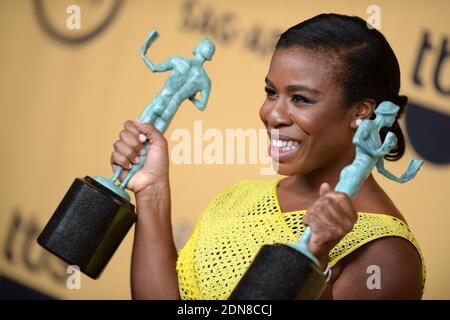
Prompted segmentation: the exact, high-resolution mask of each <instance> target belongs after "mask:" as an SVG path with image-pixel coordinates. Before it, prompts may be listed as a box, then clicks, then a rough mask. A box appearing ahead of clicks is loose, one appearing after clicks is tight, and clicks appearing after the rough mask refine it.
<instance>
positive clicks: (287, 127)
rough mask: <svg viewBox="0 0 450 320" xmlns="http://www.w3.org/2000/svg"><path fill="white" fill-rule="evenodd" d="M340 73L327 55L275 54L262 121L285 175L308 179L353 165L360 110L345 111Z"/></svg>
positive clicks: (293, 51) (304, 52)
mask: <svg viewBox="0 0 450 320" xmlns="http://www.w3.org/2000/svg"><path fill="white" fill-rule="evenodd" d="M335 68H336V63H335V62H334V60H332V59H330V56H329V55H328V54H326V53H317V52H313V51H310V50H308V49H304V48H301V47H297V48H290V49H277V50H276V51H275V53H274V55H273V57H272V61H271V63H270V67H269V72H268V74H267V77H266V93H267V97H266V100H265V101H264V104H263V105H262V107H261V109H260V117H261V120H262V121H263V123H264V124H265V126H266V129H267V132H268V134H269V138H270V141H271V144H270V147H269V155H270V156H271V157H272V159H273V160H274V166H275V168H276V170H277V172H278V173H279V174H282V175H295V174H308V173H313V172H315V171H316V170H329V169H333V168H337V167H338V166H339V167H342V166H343V165H346V164H348V163H350V162H351V161H352V159H353V157H354V146H353V145H352V142H351V141H352V136H353V133H354V129H352V127H351V123H352V120H354V118H353V114H354V110H353V109H352V108H347V107H342V106H341V101H342V95H343V89H342V88H341V86H340V85H339V83H338V82H337V81H336V80H335V77H334V73H333V72H334V69H335Z"/></svg>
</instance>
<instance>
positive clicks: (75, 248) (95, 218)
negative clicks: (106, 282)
mask: <svg viewBox="0 0 450 320" xmlns="http://www.w3.org/2000/svg"><path fill="white" fill-rule="evenodd" d="M136 218H137V216H136V214H135V213H134V206H133V205H132V204H131V203H130V202H129V201H127V200H125V199H123V198H122V197H120V196H118V195H117V194H115V193H114V192H112V191H111V190H109V189H108V188H106V187H104V186H103V185H101V184H100V183H98V182H97V181H95V180H94V179H92V178H91V177H88V176H86V177H85V178H84V179H78V178H77V179H75V181H74V182H73V184H72V186H71V187H70V189H69V190H68V191H67V193H66V195H65V196H64V198H63V200H62V201H61V203H60V204H59V206H58V208H57V209H56V211H55V213H54V214H53V216H52V217H51V219H50V220H49V222H48V223H47V225H46V226H45V228H44V230H43V231H42V233H41V234H40V236H39V237H38V243H39V244H40V245H41V246H43V247H44V248H45V249H47V250H49V251H50V252H52V253H54V254H55V255H57V256H58V257H60V258H61V259H63V260H65V261H66V262H67V263H69V264H70V265H77V266H78V267H79V268H80V270H81V271H82V272H83V273H85V274H86V275H88V276H89V277H91V278H93V279H96V278H98V277H99V275H100V274H101V272H102V271H103V269H104V268H105V266H106V264H107V263H108V262H109V260H110V259H111V257H112V255H113V254H114V252H115V251H116V249H117V247H118V246H119V244H120V243H121V242H122V240H123V238H124V237H125V235H126V234H127V232H128V230H129V229H130V228H131V226H132V225H133V223H134V222H135V221H136Z"/></svg>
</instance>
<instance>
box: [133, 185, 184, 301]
mask: <svg viewBox="0 0 450 320" xmlns="http://www.w3.org/2000/svg"><path fill="white" fill-rule="evenodd" d="M136 205H137V212H138V220H137V223H136V229H135V234H134V244H133V256H132V260H131V293H132V297H133V299H179V298H180V296H179V291H178V278H177V272H176V261H177V251H176V248H175V244H174V241H173V236H172V224H171V218H170V187H169V181H161V182H160V183H158V184H157V185H153V186H152V189H151V190H150V191H148V192H146V193H145V194H144V195H137V196H136Z"/></svg>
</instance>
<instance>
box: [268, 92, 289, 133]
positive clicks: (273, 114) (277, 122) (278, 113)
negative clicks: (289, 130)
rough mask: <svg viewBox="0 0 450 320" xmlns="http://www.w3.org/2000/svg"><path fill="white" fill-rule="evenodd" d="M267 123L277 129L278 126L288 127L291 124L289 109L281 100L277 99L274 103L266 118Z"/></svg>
mask: <svg viewBox="0 0 450 320" xmlns="http://www.w3.org/2000/svg"><path fill="white" fill-rule="evenodd" d="M266 120H267V123H268V124H269V125H270V126H271V127H273V128H277V127H280V126H289V125H291V124H292V118H291V117H290V115H289V109H288V105H287V103H285V102H284V101H283V99H281V98H278V99H277V101H275V102H274V103H273V104H272V106H271V108H270V110H269V112H268V113H267V117H266Z"/></svg>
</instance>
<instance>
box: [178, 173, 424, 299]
mask: <svg viewBox="0 0 450 320" xmlns="http://www.w3.org/2000/svg"><path fill="white" fill-rule="evenodd" d="M277 184H278V180H272V181H242V182H240V183H237V184H235V185H233V186H232V187H230V188H228V189H227V190H225V191H224V192H222V193H220V194H219V195H218V196H216V197H215V198H214V199H213V200H212V201H211V203H210V204H209V205H208V207H207V208H206V209H205V210H204V211H203V213H202V214H201V216H200V219H199V221H198V224H197V226H196V228H195V230H194V232H193V234H192V236H191V238H190V239H189V241H188V242H187V243H186V245H185V246H184V247H183V249H182V250H181V251H180V253H179V257H178V261H177V271H178V279H179V286H180V294H181V298H182V299H208V300H209V299H227V298H228V296H229V295H230V293H231V291H232V290H233V288H234V287H235V285H236V284H237V282H238V281H239V279H240V278H241V277H242V275H243V274H244V273H245V271H246V270H247V268H248V266H249V265H250V263H251V262H252V260H253V258H254V257H255V255H256V253H257V252H258V250H259V248H260V247H261V246H262V245H264V244H272V243H288V242H295V241H296V240H297V239H298V238H299V237H300V236H301V234H303V231H304V225H303V224H302V223H301V219H302V217H303V215H304V214H305V211H304V210H302V211H293V212H284V213H283V212H281V209H280V206H279V202H278V197H277V194H276V186H277ZM358 214H359V218H358V221H357V222H356V223H355V225H354V228H353V230H352V231H351V232H350V233H349V234H347V235H346V236H345V237H344V238H343V239H342V240H341V242H339V244H338V245H337V246H336V247H335V248H334V249H333V250H332V251H331V252H330V262H331V265H332V266H333V265H335V264H336V263H337V262H338V261H339V260H340V259H342V258H343V257H345V256H346V255H348V254H349V253H351V252H352V251H354V250H356V249H357V248H359V247H361V246H362V245H364V244H366V243H368V242H370V241H372V240H375V239H378V238H381V237H387V236H397V237H402V238H404V239H407V240H408V241H410V242H411V243H412V244H413V245H414V246H415V247H416V249H417V250H418V252H419V254H420V256H421V258H422V254H421V252H420V248H419V246H418V244H417V242H416V240H415V239H414V236H413V235H412V233H411V232H410V230H409V229H408V227H407V225H406V224H405V223H404V222H402V221H400V220H399V219H396V218H394V217H392V216H388V215H384V214H372V213H362V212H360V213H358ZM422 267H423V273H424V281H425V264H424V261H423V258H422Z"/></svg>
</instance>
